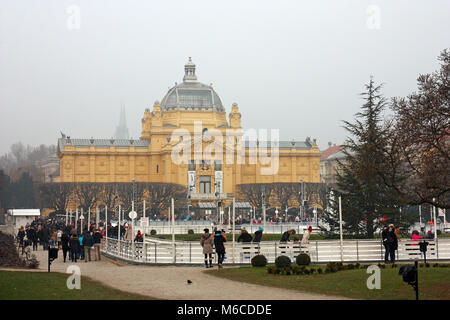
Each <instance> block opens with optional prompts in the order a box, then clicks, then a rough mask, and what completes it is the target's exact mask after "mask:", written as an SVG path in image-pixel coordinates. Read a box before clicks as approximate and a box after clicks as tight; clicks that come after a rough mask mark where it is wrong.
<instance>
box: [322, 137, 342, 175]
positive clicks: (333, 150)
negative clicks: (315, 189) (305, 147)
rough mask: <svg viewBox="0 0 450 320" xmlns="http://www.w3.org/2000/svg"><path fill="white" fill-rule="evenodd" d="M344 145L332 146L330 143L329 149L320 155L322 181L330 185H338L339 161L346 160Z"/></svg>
mask: <svg viewBox="0 0 450 320" xmlns="http://www.w3.org/2000/svg"><path fill="white" fill-rule="evenodd" d="M343 148H344V146H343V145H339V146H337V145H336V144H335V145H332V144H331V142H328V149H326V150H324V151H323V152H322V153H321V155H320V181H321V182H323V183H328V184H335V183H336V170H337V169H338V160H340V161H342V160H344V159H345V154H344V152H343Z"/></svg>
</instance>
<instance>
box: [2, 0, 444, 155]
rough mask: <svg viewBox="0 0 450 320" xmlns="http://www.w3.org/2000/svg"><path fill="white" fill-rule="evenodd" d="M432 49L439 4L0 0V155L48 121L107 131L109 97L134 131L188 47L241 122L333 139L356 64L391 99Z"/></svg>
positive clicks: (436, 48) (83, 132)
mask: <svg viewBox="0 0 450 320" xmlns="http://www.w3.org/2000/svg"><path fill="white" fill-rule="evenodd" d="M78 10H79V19H78V18H77V17H78V15H77V13H78ZM78 22H79V24H78ZM446 47H450V1H437V0H433V1H411V0H408V1H406V0H405V1H399V0H397V1H392V0H388V1H376V0H372V1H363V0H355V1H336V0H330V1H294V0H289V1H271V0H265V1H263V0H255V1H253V0H238V1H232V0H227V1H213V0H206V1H201V0H190V1H186V0H180V1H168V0H165V1H130V0H127V1H112V0H105V1H100V0H95V1H92V0H87V1H77V0H72V1H63V0H54V1H46V0H41V1H20V0H1V2H0V119H1V124H0V130H1V139H0V154H3V153H4V152H6V151H7V150H8V149H9V146H10V145H11V144H12V143H14V142H17V141H22V142H23V143H25V144H31V145H38V144H41V143H44V144H56V142H57V139H58V138H59V137H60V131H62V132H64V133H66V134H67V135H70V136H71V137H72V138H90V137H91V136H93V137H95V138H110V137H111V136H112V135H113V134H114V131H115V127H116V125H117V124H118V121H119V114H120V104H121V101H123V103H124V104H125V107H126V116H127V124H128V128H129V132H130V135H131V136H132V137H133V138H139V136H140V133H141V118H142V116H143V113H144V110H145V108H152V105H153V102H154V101H155V100H159V101H161V99H162V98H163V96H164V95H165V94H166V92H167V90H168V88H169V87H171V86H173V85H174V83H175V82H181V81H182V78H183V74H184V64H185V63H186V61H187V57H188V56H192V60H193V62H194V63H195V64H196V65H197V76H198V80H199V81H201V82H203V83H206V84H209V83H212V84H213V87H214V88H215V90H216V91H217V93H218V94H219V96H220V98H221V100H222V103H223V104H224V106H225V108H226V111H227V114H228V113H229V112H230V111H231V104H232V103H233V102H237V103H238V104H239V108H240V111H241V114H242V124H243V127H244V128H267V129H271V128H278V129H280V137H281V138H282V139H283V140H290V139H296V140H304V139H305V137H306V136H311V138H316V139H317V141H318V143H319V147H320V148H321V149H324V148H326V147H327V142H328V141H332V142H333V143H337V144H339V143H342V142H343V141H344V140H345V137H346V132H345V131H344V129H343V128H342V120H344V119H352V118H353V115H354V114H355V113H356V112H357V111H358V109H359V108H360V106H361V104H362V101H361V99H360V97H359V95H358V94H359V93H360V92H361V91H362V90H363V89H364V84H365V83H367V81H368V80H369V78H370V75H373V76H374V80H375V81H376V82H378V83H379V82H384V83H385V86H384V91H383V92H384V94H385V95H386V96H387V97H393V96H405V95H407V94H408V93H410V92H412V91H414V90H416V78H417V76H418V75H419V74H420V73H427V72H432V71H434V70H436V69H437V68H438V62H437V59H436V58H437V56H438V55H439V53H440V51H441V50H442V49H444V48H446Z"/></svg>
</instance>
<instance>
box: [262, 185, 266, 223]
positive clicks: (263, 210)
mask: <svg viewBox="0 0 450 320" xmlns="http://www.w3.org/2000/svg"><path fill="white" fill-rule="evenodd" d="M261 190H262V192H261V206H262V212H263V221H264V230H266V195H265V192H266V187H265V186H264V185H263V186H262V187H261Z"/></svg>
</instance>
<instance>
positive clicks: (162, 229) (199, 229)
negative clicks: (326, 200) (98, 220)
mask: <svg viewBox="0 0 450 320" xmlns="http://www.w3.org/2000/svg"><path fill="white" fill-rule="evenodd" d="M308 226H312V227H313V231H314V232H313V233H315V232H316V231H318V228H317V225H316V224H315V223H311V224H303V223H280V224H273V225H272V224H266V227H265V228H264V233H265V234H268V233H270V234H281V233H283V232H285V231H287V230H292V229H293V230H295V232H296V233H297V234H303V233H304V232H305V230H306V229H308ZM215 227H217V228H218V229H226V230H227V231H228V232H230V231H231V228H232V226H231V225H213V224H205V223H203V224H192V225H184V224H176V225H175V226H174V227H172V226H171V225H169V224H166V225H151V226H148V227H140V226H136V227H135V228H136V230H140V231H141V232H142V233H145V234H150V232H151V231H152V230H155V232H156V234H171V233H172V228H173V233H175V234H187V233H188V232H189V230H192V231H193V232H194V233H203V232H204V231H203V229H205V228H208V229H209V230H210V231H212V230H213V229H214V228H215ZM260 227H263V224H239V225H238V224H237V225H235V229H236V230H238V231H239V230H241V229H246V230H247V231H248V232H250V233H254V232H255V231H258V229H259V228H260Z"/></svg>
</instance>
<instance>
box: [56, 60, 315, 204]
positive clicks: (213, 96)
mask: <svg viewBox="0 0 450 320" xmlns="http://www.w3.org/2000/svg"><path fill="white" fill-rule="evenodd" d="M184 71H185V75H184V78H183V82H182V83H179V84H177V83H175V86H174V87H172V88H171V89H169V91H168V92H167V94H166V95H165V96H164V97H163V99H162V100H161V102H158V101H156V102H155V103H154V105H153V108H152V110H150V109H146V110H145V112H144V115H143V118H142V134H141V137H140V139H137V140H132V139H113V138H111V139H93V138H91V139H73V138H71V137H69V136H65V135H63V136H62V137H61V138H60V139H59V140H58V157H59V159H60V177H59V181H60V182H131V181H132V180H133V179H135V181H137V182H168V183H177V184H180V185H184V186H187V187H188V190H189V192H190V195H191V198H192V199H193V200H195V199H197V200H199V201H203V200H205V201H207V200H212V199H216V198H217V194H219V195H223V198H224V199H230V198H231V197H233V196H237V195H236V190H237V188H236V186H237V185H238V184H249V183H271V182H299V181H300V179H303V181H305V182H320V151H319V148H318V146H317V143H316V141H315V140H311V139H310V138H309V137H308V138H307V139H306V141H276V140H274V141H266V140H264V141H263V140H261V141H260V140H259V139H258V138H259V136H258V132H256V134H255V132H254V131H251V132H247V131H245V130H244V129H243V128H242V126H241V120H242V119H241V117H242V115H241V113H240V110H239V107H238V105H237V104H236V103H234V104H233V105H232V107H231V112H230V113H229V114H228V117H227V114H226V111H225V108H224V107H223V105H222V102H221V100H220V97H219V95H218V94H217V93H216V92H215V90H214V89H213V88H212V86H210V85H205V84H203V83H201V82H199V81H198V80H197V76H196V72H195V71H196V67H195V64H194V63H193V62H192V61H191V58H189V61H188V63H187V64H186V65H185V70H184Z"/></svg>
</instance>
